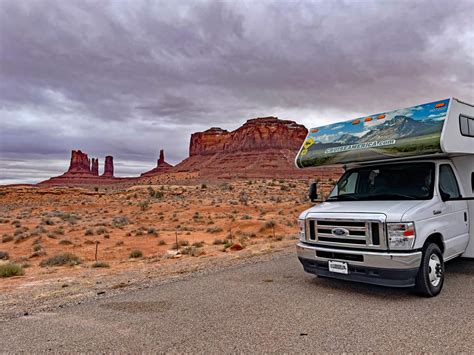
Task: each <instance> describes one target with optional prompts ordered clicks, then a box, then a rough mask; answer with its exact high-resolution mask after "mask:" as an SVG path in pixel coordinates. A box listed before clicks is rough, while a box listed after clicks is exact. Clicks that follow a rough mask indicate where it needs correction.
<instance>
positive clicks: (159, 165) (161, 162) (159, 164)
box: [141, 149, 173, 176]
mask: <svg viewBox="0 0 474 355" xmlns="http://www.w3.org/2000/svg"><path fill="white" fill-rule="evenodd" d="M171 168H173V165H171V164H168V163H167V162H166V161H165V151H164V150H163V149H161V150H160V157H159V158H158V160H157V161H156V168H153V169H152V170H150V171H147V172H146V173H143V174H141V176H153V175H156V174H161V173H164V172H167V171H170V169H171Z"/></svg>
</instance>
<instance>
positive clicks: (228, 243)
mask: <svg viewBox="0 0 474 355" xmlns="http://www.w3.org/2000/svg"><path fill="white" fill-rule="evenodd" d="M231 246H232V242H230V241H227V242H226V243H225V244H224V249H227V248H230V247H231Z"/></svg>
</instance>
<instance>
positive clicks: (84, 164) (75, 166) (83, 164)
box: [66, 150, 91, 174]
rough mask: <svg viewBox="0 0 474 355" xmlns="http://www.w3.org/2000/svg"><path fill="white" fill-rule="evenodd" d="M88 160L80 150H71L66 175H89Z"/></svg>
mask: <svg viewBox="0 0 474 355" xmlns="http://www.w3.org/2000/svg"><path fill="white" fill-rule="evenodd" d="M90 172H91V168H90V159H89V158H88V157H87V154H86V153H83V152H81V151H80V150H73V151H72V152H71V162H70V163H69V169H67V172H66V174H67V173H90Z"/></svg>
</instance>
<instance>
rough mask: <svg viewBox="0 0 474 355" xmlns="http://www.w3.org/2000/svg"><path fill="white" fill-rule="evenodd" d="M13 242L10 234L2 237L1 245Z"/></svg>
mask: <svg viewBox="0 0 474 355" xmlns="http://www.w3.org/2000/svg"><path fill="white" fill-rule="evenodd" d="M12 240H13V236H12V235H10V234H4V235H2V243H8V242H11V241H12Z"/></svg>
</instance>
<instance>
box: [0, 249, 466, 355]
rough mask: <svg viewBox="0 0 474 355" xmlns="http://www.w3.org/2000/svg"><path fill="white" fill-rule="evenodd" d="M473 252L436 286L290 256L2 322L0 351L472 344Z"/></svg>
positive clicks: (435, 348)
mask: <svg viewBox="0 0 474 355" xmlns="http://www.w3.org/2000/svg"><path fill="white" fill-rule="evenodd" d="M473 339H474V261H454V262H451V263H450V264H448V267H447V279H446V283H445V287H444V290H443V292H442V294H441V295H440V296H439V297H437V298H433V299H423V298H418V297H416V296H414V295H412V294H410V293H409V292H407V291H404V290H398V289H388V288H382V287H375V286H367V285H360V284H353V283H346V282H343V281H335V280H328V279H318V278H315V277H312V276H311V275H308V274H305V273H304V272H303V271H302V269H301V267H300V265H299V264H298V262H297V260H296V258H295V257H294V255H288V254H285V253H283V254H276V255H274V256H273V257H272V258H271V259H270V260H269V261H265V262H258V263H250V264H248V263H247V264H243V265H237V266H232V267H230V268H226V269H222V270H218V271H214V272H211V273H208V274H204V275H201V274H196V275H194V276H191V277H187V278H185V279H183V280H180V281H177V282H172V283H166V284H162V285H157V286H153V287H151V288H147V289H142V290H137V291H130V292H128V293H125V294H121V295H118V296H113V297H109V298H105V299H101V300H94V301H91V302H87V303H86V304H81V305H75V306H69V307H66V308H62V309H59V310H57V311H55V312H51V313H43V314H32V315H29V316H25V317H21V318H16V319H13V320H10V321H8V322H3V323H0V352H3V351H7V352H19V351H23V352H32V351H36V352H39V351H48V350H52V351H58V352H65V351H94V352H96V351H102V352H103V351H122V352H139V351H155V352H157V351H160V352H193V353H194V352H200V353H216V352H217V353H222V352H226V353H227V352H321V351H328V352H341V351H353V352H354V351H363V352H367V351H375V352H381V351H390V352H408V351H415V352H421V351H423V352H461V351H462V352H472V351H474V340H473Z"/></svg>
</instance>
